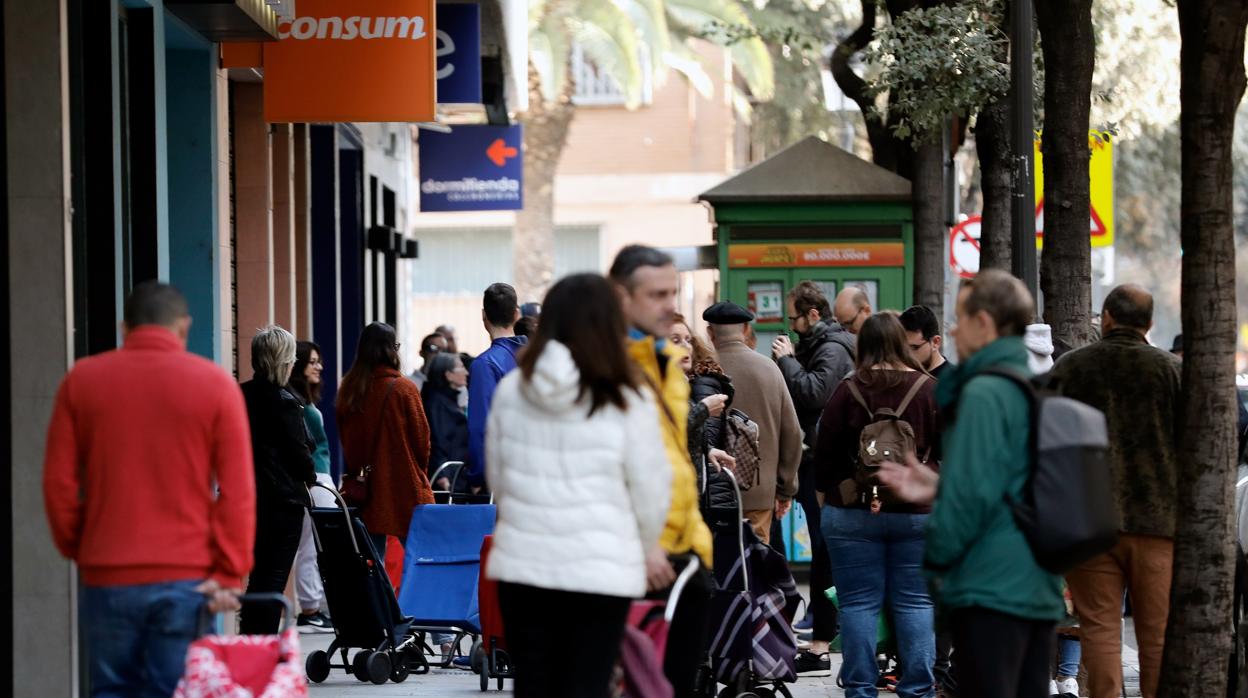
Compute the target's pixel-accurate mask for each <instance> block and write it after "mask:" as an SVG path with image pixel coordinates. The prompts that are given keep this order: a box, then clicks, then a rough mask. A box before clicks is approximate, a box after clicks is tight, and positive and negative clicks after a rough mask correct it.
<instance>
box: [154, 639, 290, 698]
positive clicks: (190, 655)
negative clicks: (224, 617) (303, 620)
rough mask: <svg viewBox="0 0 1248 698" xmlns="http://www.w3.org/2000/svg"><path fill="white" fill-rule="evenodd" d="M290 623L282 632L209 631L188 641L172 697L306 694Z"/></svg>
mask: <svg viewBox="0 0 1248 698" xmlns="http://www.w3.org/2000/svg"><path fill="white" fill-rule="evenodd" d="M307 695H308V683H307V679H306V677H305V676H304V674H303V664H302V663H301V662H300V659H299V635H298V633H297V632H296V631H295V628H294V627H293V624H292V625H291V626H290V627H287V628H286V630H285V632H283V633H282V634H281V635H232V636H226V635H210V636H207V637H204V638H201V639H199V640H196V641H195V642H193V643H191V647H190V649H189V650H187V653H186V674H185V675H184V676H183V677H182V680H181V681H180V682H178V688H177V691H175V692H174V694H173V697H174V698H292V697H293V698H306V696H307Z"/></svg>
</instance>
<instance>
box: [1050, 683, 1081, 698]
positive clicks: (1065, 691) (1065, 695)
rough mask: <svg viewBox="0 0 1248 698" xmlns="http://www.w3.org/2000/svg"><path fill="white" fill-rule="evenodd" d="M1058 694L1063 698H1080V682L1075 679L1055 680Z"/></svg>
mask: <svg viewBox="0 0 1248 698" xmlns="http://www.w3.org/2000/svg"><path fill="white" fill-rule="evenodd" d="M1055 685H1056V686H1057V691H1056V695H1059V696H1062V698H1079V682H1078V681H1077V680H1075V679H1063V680H1061V681H1058V682H1055Z"/></svg>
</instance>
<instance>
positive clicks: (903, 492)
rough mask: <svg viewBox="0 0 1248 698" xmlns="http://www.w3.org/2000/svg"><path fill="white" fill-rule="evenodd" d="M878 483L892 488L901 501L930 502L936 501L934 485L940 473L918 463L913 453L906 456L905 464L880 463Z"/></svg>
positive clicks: (913, 502) (937, 481)
mask: <svg viewBox="0 0 1248 698" xmlns="http://www.w3.org/2000/svg"><path fill="white" fill-rule="evenodd" d="M879 476H880V483H881V484H883V485H884V486H886V487H888V488H889V489H890V490H892V493H893V494H894V495H896V496H897V498H898V499H901V500H902V501H906V502H910V503H911V504H931V503H932V502H934V501H936V485H937V483H939V482H940V475H939V474H937V473H936V471H935V470H932V469H931V468H929V467H927V466H926V465H925V464H923V463H920V462H919V459H918V458H915V457H914V456H913V455H907V456H906V464H905V465H902V464H900V463H894V462H892V461H885V462H884V463H882V464H880V472H879Z"/></svg>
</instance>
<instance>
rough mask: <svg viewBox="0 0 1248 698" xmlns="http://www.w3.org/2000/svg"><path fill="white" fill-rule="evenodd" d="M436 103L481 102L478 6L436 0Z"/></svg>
mask: <svg viewBox="0 0 1248 698" xmlns="http://www.w3.org/2000/svg"><path fill="white" fill-rule="evenodd" d="M437 18H438V19H437V23H438V104H480V103H481V6H480V5H458V4H455V5H452V4H447V3H438V14H437Z"/></svg>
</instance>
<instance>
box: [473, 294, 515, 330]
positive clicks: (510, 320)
mask: <svg viewBox="0 0 1248 698" xmlns="http://www.w3.org/2000/svg"><path fill="white" fill-rule="evenodd" d="M481 305H482V307H483V308H485V319H486V320H489V321H490V324H491V325H493V326H495V327H504V328H505V327H511V326H512V325H515V324H516V311H518V310H519V309H520V301H519V300H518V297H517V296H516V289H514V288H512V287H511V284H491V285H490V287H489V288H487V289H485V297H484V298H483V299H482V301H481Z"/></svg>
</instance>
